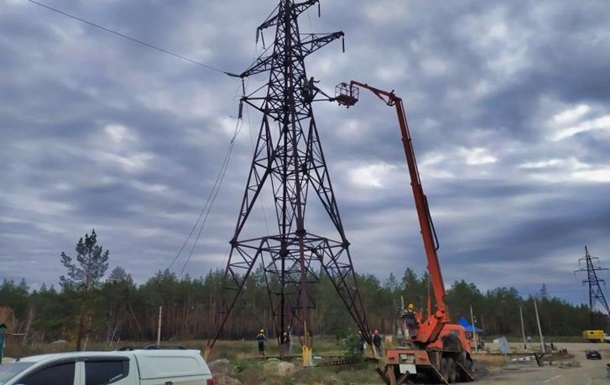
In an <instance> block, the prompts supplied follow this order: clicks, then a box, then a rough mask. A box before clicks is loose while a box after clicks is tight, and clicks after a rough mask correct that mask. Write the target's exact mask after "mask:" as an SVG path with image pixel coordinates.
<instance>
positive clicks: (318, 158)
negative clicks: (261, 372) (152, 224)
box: [207, 0, 371, 365]
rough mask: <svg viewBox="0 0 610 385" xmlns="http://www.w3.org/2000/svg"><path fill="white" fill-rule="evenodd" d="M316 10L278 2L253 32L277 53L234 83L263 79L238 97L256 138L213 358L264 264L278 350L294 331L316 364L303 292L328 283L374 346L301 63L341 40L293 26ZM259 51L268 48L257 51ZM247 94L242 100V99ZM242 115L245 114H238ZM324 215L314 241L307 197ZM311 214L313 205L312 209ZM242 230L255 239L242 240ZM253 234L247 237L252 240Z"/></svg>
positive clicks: (315, 92) (311, 83) (311, 84)
mask: <svg viewBox="0 0 610 385" xmlns="http://www.w3.org/2000/svg"><path fill="white" fill-rule="evenodd" d="M316 4H317V5H318V13H319V6H320V4H319V0H310V1H302V2H295V1H292V0H281V1H280V3H279V5H278V7H277V8H276V12H275V13H274V14H272V15H271V16H270V17H269V18H268V19H267V20H265V22H263V24H261V25H260V26H259V27H258V29H257V40H258V37H259V36H262V32H263V30H265V29H267V28H271V27H275V40H274V43H273V50H272V52H271V53H270V54H268V55H266V56H265V55H263V56H261V57H259V58H258V59H257V60H256V61H255V62H254V64H253V65H252V66H250V68H248V69H247V70H245V71H244V72H243V73H242V74H240V75H237V76H239V77H240V78H242V79H245V78H248V77H251V76H253V75H258V74H261V73H268V74H269V75H268V81H267V82H266V83H265V86H263V87H261V88H259V89H257V90H256V91H254V92H253V93H252V94H249V95H244V96H243V97H242V99H241V100H242V103H246V104H247V105H249V106H252V107H253V108H255V109H256V110H258V111H260V113H262V121H261V125H260V131H259V135H258V139H257V142H256V147H255V151H254V157H253V159H252V165H251V167H250V172H249V175H248V181H247V184H246V191H245V194H244V197H243V199H242V203H241V210H240V213H239V216H238V219H237V225H236V228H235V233H234V235H233V238H232V239H231V241H230V244H231V252H230V256H229V261H228V263H227V266H226V270H225V275H224V285H225V286H224V289H225V293H226V294H227V295H226V296H225V299H226V301H225V303H224V307H223V309H222V312H221V318H222V320H220V323H219V327H218V332H217V334H216V336H215V337H214V339H213V340H211V341H210V342H209V343H208V349H207V351H208V352H209V351H210V350H211V349H212V347H213V346H214V343H215V341H216V339H217V338H218V337H219V336H220V334H221V332H222V329H223V327H224V325H225V323H226V321H227V319H228V317H229V314H230V312H231V310H232V309H233V307H234V306H235V304H236V301H237V299H238V297H239V295H240V293H241V292H242V290H243V288H244V285H245V284H246V280H247V279H248V277H249V276H250V274H251V273H252V270H253V268H254V266H255V264H256V263H257V261H259V260H260V262H261V264H262V268H263V271H264V277H265V282H266V285H267V289H268V295H269V303H270V305H271V306H270V310H271V315H272V319H273V327H274V333H275V336H277V338H278V342H280V343H283V342H284V337H283V336H284V332H286V331H290V329H291V328H293V327H295V328H296V329H297V330H298V329H300V333H301V335H302V338H303V341H302V346H303V352H302V353H303V364H304V365H311V364H312V353H311V348H312V343H313V332H312V330H313V327H312V323H311V311H312V309H314V308H315V306H316V305H315V303H314V301H313V298H312V296H311V293H310V291H308V289H309V288H310V287H311V285H312V284H316V283H319V282H320V278H321V276H322V275H323V274H326V275H327V276H328V277H329V278H330V281H331V282H332V285H333V286H334V288H335V289H336V291H337V293H338V295H339V297H340V298H341V300H342V302H343V303H344V304H345V306H346V308H347V310H348V312H349V314H350V315H351V317H352V319H353V320H354V321H355V323H356V325H357V327H358V328H359V329H360V330H361V331H362V332H363V334H364V335H365V338H366V339H367V340H368V341H369V342H370V340H371V336H370V331H369V327H368V325H367V321H366V316H365V313H364V309H363V304H362V298H361V295H360V292H359V290H358V285H357V282H356V277H355V272H354V267H353V264H352V258H351V255H350V252H349V245H350V244H349V242H348V240H347V238H346V236H345V232H344V229H343V224H342V221H341V217H340V216H339V209H338V207H337V201H336V199H335V195H334V192H333V188H332V184H331V180H330V175H329V172H328V169H327V166H326V160H325V157H324V153H323V151H322V145H321V143H320V137H319V135H318V128H317V124H316V120H315V118H314V114H313V108H312V103H313V102H316V101H323V100H326V101H329V100H332V98H330V97H328V96H327V95H326V94H325V93H324V92H322V91H321V90H320V89H319V88H318V87H317V86H316V84H317V81H316V80H314V78H313V77H309V76H308V74H307V71H306V69H305V58H306V57H307V56H309V55H310V54H312V53H313V52H315V51H317V50H318V49H320V48H322V47H323V46H325V45H327V44H328V43H330V42H332V41H334V40H336V39H339V38H342V37H343V32H334V33H327V34H307V35H303V34H301V33H300V32H299V25H298V17H299V15H301V14H302V13H303V12H305V11H306V10H308V9H309V8H310V7H312V6H314V5H316ZM263 44H264V43H263ZM244 93H245V91H244ZM240 111H241V107H240ZM265 193H268V194H269V195H270V198H272V200H273V205H274V207H275V214H276V222H277V223H276V224H274V226H277V232H276V233H271V234H268V233H267V234H265V233H263V231H264V227H265V226H264V224H263V223H261V222H257V223H255V224H254V228H252V226H250V225H251V223H250V224H248V220H250V221H252V218H251V214H252V212H253V208H254V207H255V206H257V203H258V206H260V205H261V202H259V201H260V200H261V199H260V198H261V196H263V195H264V194H265ZM310 193H311V194H312V195H314V197H309V199H310V200H311V199H312V198H317V199H314V200H315V201H316V202H314V203H317V204H318V205H319V206H318V207H319V208H320V211H325V214H323V216H324V217H325V218H323V219H327V220H329V222H328V224H329V226H328V227H327V228H324V229H319V230H323V232H324V233H325V234H328V233H334V234H336V239H331V238H327V237H326V236H322V235H320V234H316V233H314V232H313V231H312V230H313V229H312V226H313V225H315V224H316V223H318V222H317V221H319V220H320V218H319V215H318V214H319V213H318V214H316V216H317V217H318V219H317V220H316V223H312V221H308V217H307V215H306V213H309V211H307V210H306V208H307V202H308V195H309V194H310ZM310 208H311V205H310ZM246 228H248V229H249V230H250V232H251V233H253V235H252V236H249V237H247V236H246V235H245V234H246V232H247V231H246ZM252 230H253V231H252Z"/></svg>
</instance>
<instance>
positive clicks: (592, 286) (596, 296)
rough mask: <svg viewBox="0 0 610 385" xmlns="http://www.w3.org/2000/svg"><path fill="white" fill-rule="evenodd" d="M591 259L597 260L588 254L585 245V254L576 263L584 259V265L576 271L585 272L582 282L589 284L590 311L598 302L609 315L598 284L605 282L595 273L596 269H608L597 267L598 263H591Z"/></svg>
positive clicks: (608, 309) (609, 312)
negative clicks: (585, 276) (585, 277)
mask: <svg viewBox="0 0 610 385" xmlns="http://www.w3.org/2000/svg"><path fill="white" fill-rule="evenodd" d="M593 260H598V258H596V257H592V256H591V255H589V250H588V249H587V246H585V256H584V257H582V258H580V259H579V260H578V263H579V264H580V263H581V262H583V261H584V262H585V264H586V266H585V267H583V268H582V269H579V270H576V271H586V272H587V279H584V280H583V281H582V284H583V285H586V284H588V285H589V309H591V312H592V313H593V311H594V306H595V304H596V303H599V304H600V305H601V306H602V307H603V309H604V310H605V311H606V315H610V308H609V307H608V303H607V302H606V297H604V293H603V292H602V288H601V286H600V283H603V284H604V285H605V284H606V283H605V281H604V280H603V279H600V278H598V277H597V273H596V271H600V270H608V269H606V268H602V267H599V265H598V264H594V263H593Z"/></svg>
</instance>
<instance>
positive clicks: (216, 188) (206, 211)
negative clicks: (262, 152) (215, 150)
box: [169, 119, 242, 276]
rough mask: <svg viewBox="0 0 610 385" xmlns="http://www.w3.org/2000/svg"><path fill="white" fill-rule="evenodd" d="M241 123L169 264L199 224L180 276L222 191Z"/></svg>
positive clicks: (182, 248)
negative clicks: (205, 196) (191, 223)
mask: <svg viewBox="0 0 610 385" xmlns="http://www.w3.org/2000/svg"><path fill="white" fill-rule="evenodd" d="M241 123H242V121H241V119H238V121H237V123H236V126H235V131H234V133H233V137H232V138H231V141H230V142H229V148H228V149H227V153H226V155H225V158H224V160H223V162H222V165H221V166H220V171H219V172H218V175H217V176H216V180H215V181H214V185H213V186H212V190H211V191H210V195H209V196H208V199H207V201H206V203H205V204H204V206H203V208H202V209H201V212H200V213H199V217H198V218H197V221H196V222H195V224H194V225H193V228H192V229H191V232H190V233H189V235H188V237H187V238H186V240H185V241H184V243H183V244H182V247H181V248H180V250H179V251H178V253H177V254H176V256H175V257H174V259H173V260H172V263H171V264H170V265H169V268H170V269H171V267H172V266H173V264H174V263H175V262H176V260H177V259H178V257H179V256H180V254H181V253H182V251H183V250H184V248H185V247H186V245H187V243H188V241H189V240H190V239H191V237H192V235H193V233H194V232H195V230H196V229H197V226H199V231H198V232H197V236H196V238H195V241H194V242H193V246H192V247H191V249H190V251H189V255H188V256H187V258H186V261H185V262H184V264H183V265H182V268H181V270H180V274H179V276H182V274H183V273H184V270H185V269H186V265H187V264H188V263H189V261H190V260H191V257H192V256H193V252H194V250H195V247H196V246H197V243H198V242H199V238H200V237H201V233H202V232H203V228H204V226H205V224H206V222H207V220H208V217H209V215H210V212H211V210H212V206H213V204H214V201H215V200H216V197H217V196H218V193H219V192H220V187H221V186H222V182H223V181H224V178H225V175H226V172H227V168H228V166H229V161H230V159H231V154H232V153H233V148H234V147H235V139H236V138H237V135H239V132H240V131H241V128H242V124H241ZM202 218H203V219H202Z"/></svg>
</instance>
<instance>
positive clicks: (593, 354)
mask: <svg viewBox="0 0 610 385" xmlns="http://www.w3.org/2000/svg"><path fill="white" fill-rule="evenodd" d="M585 356H587V360H601V359H602V354H601V353H600V352H599V350H597V349H587V350H585Z"/></svg>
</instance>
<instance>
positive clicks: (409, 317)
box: [402, 303, 419, 339]
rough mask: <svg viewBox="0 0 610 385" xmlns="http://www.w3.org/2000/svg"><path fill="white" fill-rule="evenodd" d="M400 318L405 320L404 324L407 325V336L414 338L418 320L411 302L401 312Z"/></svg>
mask: <svg viewBox="0 0 610 385" xmlns="http://www.w3.org/2000/svg"><path fill="white" fill-rule="evenodd" d="M402 318H403V319H404V320H405V324H406V326H407V334H408V337H409V338H411V339H414V338H415V336H416V335H417V327H418V326H419V321H418V320H417V315H416V314H415V307H414V306H413V304H412V303H410V304H409V305H408V306H407V308H406V309H405V311H404V312H403V314H402Z"/></svg>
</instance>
